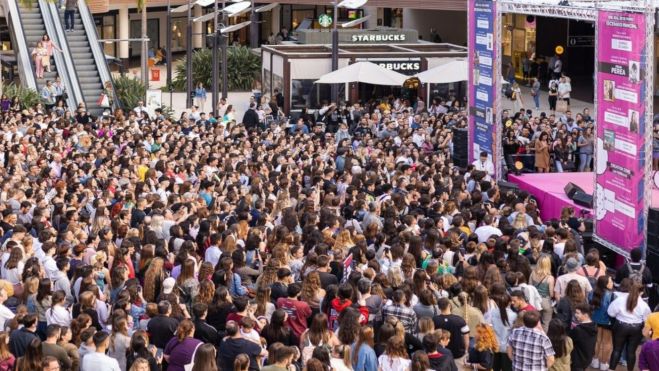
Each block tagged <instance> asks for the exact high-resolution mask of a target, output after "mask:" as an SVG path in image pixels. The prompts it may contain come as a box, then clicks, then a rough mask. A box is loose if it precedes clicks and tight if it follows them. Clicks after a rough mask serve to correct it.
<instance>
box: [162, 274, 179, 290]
mask: <svg viewBox="0 0 659 371" xmlns="http://www.w3.org/2000/svg"><path fill="white" fill-rule="evenodd" d="M175 285H176V280H175V279H174V278H172V277H167V278H165V280H164V281H163V282H162V292H163V294H171V293H172V291H173V290H174V286H175Z"/></svg>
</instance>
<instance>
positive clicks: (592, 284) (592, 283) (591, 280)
mask: <svg viewBox="0 0 659 371" xmlns="http://www.w3.org/2000/svg"><path fill="white" fill-rule="evenodd" d="M581 270H582V271H583V275H584V276H586V279H587V280H588V283H590V287H592V288H593V289H594V288H595V286H597V277H598V275H599V273H600V267H597V270H596V271H595V274H593V275H592V276H591V275H589V274H588V271H587V270H586V267H585V266H581Z"/></svg>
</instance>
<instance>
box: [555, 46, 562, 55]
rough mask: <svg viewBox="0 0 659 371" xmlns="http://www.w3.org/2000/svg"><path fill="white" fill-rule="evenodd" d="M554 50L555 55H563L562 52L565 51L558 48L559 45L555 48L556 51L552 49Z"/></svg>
mask: <svg viewBox="0 0 659 371" xmlns="http://www.w3.org/2000/svg"><path fill="white" fill-rule="evenodd" d="M554 50H555V51H556V54H558V55H561V54H563V52H564V51H565V49H563V47H562V46H560V45H558V46H556V49H554Z"/></svg>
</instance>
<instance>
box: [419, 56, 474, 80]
mask: <svg viewBox="0 0 659 371" xmlns="http://www.w3.org/2000/svg"><path fill="white" fill-rule="evenodd" d="M468 74H469V66H468V64H467V61H466V60H464V59H457V60H452V61H450V62H447V63H444V64H442V65H439V66H437V67H435V68H431V69H429V70H427V71H423V72H421V73H418V74H417V75H416V77H417V78H418V79H419V81H421V82H422V83H424V84H449V83H452V82H460V81H467V78H468V76H469V75H468Z"/></svg>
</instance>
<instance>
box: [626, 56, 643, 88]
mask: <svg viewBox="0 0 659 371" xmlns="http://www.w3.org/2000/svg"><path fill="white" fill-rule="evenodd" d="M640 80H641V69H640V67H639V66H638V61H629V82H631V83H632V84H636V83H637V82H639V81H640Z"/></svg>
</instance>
